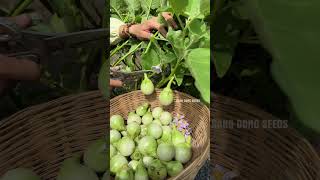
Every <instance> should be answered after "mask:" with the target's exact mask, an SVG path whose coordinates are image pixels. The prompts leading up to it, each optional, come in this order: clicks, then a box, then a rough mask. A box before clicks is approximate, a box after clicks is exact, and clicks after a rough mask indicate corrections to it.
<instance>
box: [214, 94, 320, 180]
mask: <svg viewBox="0 0 320 180" xmlns="http://www.w3.org/2000/svg"><path fill="white" fill-rule="evenodd" d="M211 113H212V117H213V118H214V119H215V120H216V121H219V120H220V121H221V120H277V119H278V118H275V117H273V116H272V115H270V114H268V113H265V112H263V111H261V110H259V109H257V108H255V107H253V106H251V105H248V104H246V103H243V102H240V101H236V100H233V99H230V98H227V97H223V96H218V95H214V96H213V103H212V104H211ZM212 121H213V120H212ZM235 123H236V122H235ZM212 127H213V126H212ZM210 148H211V151H210V153H211V155H210V157H211V159H212V161H211V162H212V164H220V165H222V166H224V167H226V168H229V169H230V170H233V171H236V172H238V173H239V174H240V179H245V180H287V179H288V180H289V179H290V180H291V179H292V180H318V179H320V158H319V156H318V155H317V153H316V152H315V151H314V149H313V148H312V146H311V145H310V143H309V142H308V141H307V140H305V139H304V138H303V137H302V136H300V135H299V134H298V133H297V132H296V131H295V130H294V129H291V128H285V129H265V128H262V126H260V128H257V129H236V128H233V129H232V128H229V129H227V128H225V129H222V128H212V129H211V147H210Z"/></svg>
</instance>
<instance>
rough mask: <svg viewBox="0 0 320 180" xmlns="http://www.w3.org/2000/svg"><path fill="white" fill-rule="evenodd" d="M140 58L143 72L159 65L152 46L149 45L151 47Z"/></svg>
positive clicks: (158, 59) (157, 56)
mask: <svg viewBox="0 0 320 180" xmlns="http://www.w3.org/2000/svg"><path fill="white" fill-rule="evenodd" d="M141 58H142V62H141V65H142V67H143V69H145V70H150V69H151V67H152V66H156V65H159V64H160V58H159V55H158V54H157V51H156V50H155V46H153V45H151V47H150V48H149V50H148V51H147V52H146V53H145V54H142V56H141Z"/></svg>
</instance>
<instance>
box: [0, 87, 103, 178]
mask: <svg viewBox="0 0 320 180" xmlns="http://www.w3.org/2000/svg"><path fill="white" fill-rule="evenodd" d="M107 107H108V104H107V101H106V100H104V99H103V98H102V95H101V94H100V93H99V92H98V91H94V92H89V93H83V94H79V95H73V96H67V97H63V98H60V99H57V100H54V101H51V102H48V103H45V104H42V105H38V106H34V107H30V108H27V109H25V110H22V111H20V112H18V113H16V114H14V115H12V116H11V117H9V118H7V119H4V120H2V121H1V122H0V177H1V176H2V175H3V174H4V173H5V172H7V171H8V170H10V169H13V168H17V167H26V168H30V169H33V170H34V171H35V172H36V173H37V174H39V175H40V176H41V177H42V178H43V179H46V180H49V179H50V180H54V179H55V178H56V175H57V173H58V170H59V167H60V165H61V162H62V161H63V160H64V159H65V158H68V157H70V156H72V155H73V154H74V153H78V152H83V150H84V149H85V148H86V147H87V146H88V145H89V143H90V142H92V141H93V140H96V139H98V138H101V137H103V136H104V135H105V134H106V130H107V124H108V123H107V114H108V112H107Z"/></svg>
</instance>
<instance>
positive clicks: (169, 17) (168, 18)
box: [162, 12, 178, 29]
mask: <svg viewBox="0 0 320 180" xmlns="http://www.w3.org/2000/svg"><path fill="white" fill-rule="evenodd" d="M162 16H163V18H164V19H165V20H166V21H167V23H168V24H169V25H170V26H171V27H172V28H173V29H177V28H178V25H177V23H176V22H175V21H174V19H173V16H172V14H171V13H170V12H163V13H162Z"/></svg>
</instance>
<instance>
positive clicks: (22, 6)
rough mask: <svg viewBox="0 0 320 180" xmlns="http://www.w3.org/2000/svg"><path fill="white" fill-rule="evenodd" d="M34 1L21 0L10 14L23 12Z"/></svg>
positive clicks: (14, 14)
mask: <svg viewBox="0 0 320 180" xmlns="http://www.w3.org/2000/svg"><path fill="white" fill-rule="evenodd" d="M32 2H33V0H20V2H19V3H18V4H17V5H16V6H15V7H14V9H13V10H12V11H11V12H10V16H17V15H19V14H21V13H22V12H23V11H24V10H25V9H26V8H27V7H28V6H29V5H30V4H31V3H32Z"/></svg>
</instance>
